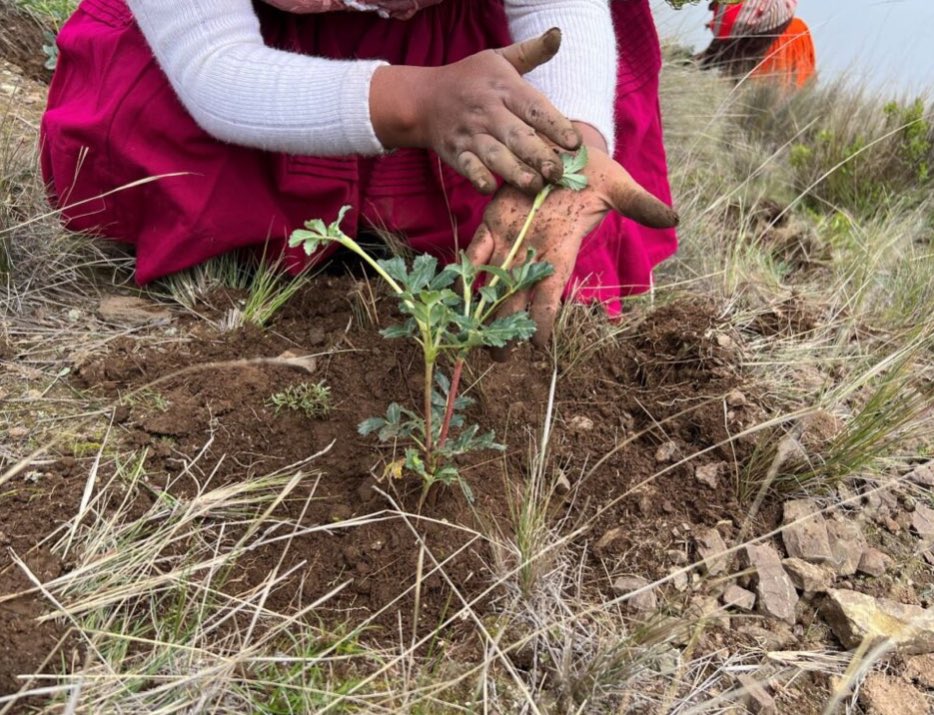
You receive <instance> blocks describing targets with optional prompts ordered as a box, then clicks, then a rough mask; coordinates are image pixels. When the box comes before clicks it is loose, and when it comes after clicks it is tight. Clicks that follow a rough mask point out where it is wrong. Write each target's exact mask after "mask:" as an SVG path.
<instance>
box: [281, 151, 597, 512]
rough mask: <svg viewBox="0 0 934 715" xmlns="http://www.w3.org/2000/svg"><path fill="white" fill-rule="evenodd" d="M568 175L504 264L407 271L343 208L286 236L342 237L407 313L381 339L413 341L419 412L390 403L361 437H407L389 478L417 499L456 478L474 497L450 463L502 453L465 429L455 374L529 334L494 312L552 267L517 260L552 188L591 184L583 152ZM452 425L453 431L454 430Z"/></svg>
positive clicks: (424, 265) (523, 322)
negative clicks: (408, 476)
mask: <svg viewBox="0 0 934 715" xmlns="http://www.w3.org/2000/svg"><path fill="white" fill-rule="evenodd" d="M562 160H563V162H564V176H563V178H562V179H561V181H560V182H559V184H557V185H553V184H549V185H547V186H545V187H544V188H543V189H542V190H541V191H540V192H539V193H538V194H537V195H536V197H535V200H534V201H533V203H532V208H531V209H530V211H529V214H528V216H527V217H526V220H525V223H524V224H523V226H522V229H521V230H520V232H519V235H518V236H517V237H516V240H515V242H514V243H513V246H512V248H511V249H510V252H509V254H508V256H507V257H506V260H505V261H504V262H503V265H501V266H490V265H480V266H475V265H473V264H472V263H471V262H470V261H469V260H468V259H467V256H466V255H465V254H464V253H463V252H461V254H460V259H459V261H457V262H455V263H452V264H450V265H447V266H444V267H443V268H440V269H439V266H438V261H437V260H436V259H435V258H433V257H432V256H426V255H422V256H419V257H417V258H416V259H415V260H414V261H413V262H412V267H411V269H409V268H408V267H407V266H406V263H405V261H404V260H403V259H402V258H400V257H395V258H392V259H389V260H376V259H374V258H373V257H372V256H370V255H369V254H368V253H366V251H364V250H363V248H361V247H360V245H359V244H358V243H357V242H356V241H354V240H353V239H352V238H350V237H349V236H347V235H346V234H345V233H344V232H343V231H342V230H341V228H340V224H341V221H342V220H343V218H344V216H345V214H346V213H347V211H349V210H350V207H349V206H344V207H343V208H342V209H341V210H340V213H339V214H338V216H337V219H336V220H335V221H334V222H333V223H331V224H330V225H326V224H325V223H324V221H322V220H321V219H314V220H312V221H308V222H307V223H306V224H305V228H304V229H299V230H297V231H295V232H294V233H293V234H292V236H291V238H290V239H289V245H290V246H292V247H295V246H301V247H302V248H303V249H304V251H305V253H306V254H308V255H311V254H312V253H314V252H315V251H317V250H318V248H320V247H321V245H323V244H325V243H330V242H333V243H338V244H340V245H342V246H344V247H345V248H347V249H349V250H350V251H353V252H354V253H356V254H357V255H358V256H360V257H361V258H362V259H363V260H364V261H365V262H366V263H367V264H368V265H370V266H371V267H372V268H373V270H374V271H376V273H377V274H378V275H379V276H380V277H381V278H382V279H383V280H384V281H385V282H386V284H387V285H388V286H389V288H390V289H391V290H392V291H393V293H394V294H395V296H396V298H397V300H398V301H399V308H400V310H401V312H402V313H403V314H404V315H406V316H408V317H407V319H406V320H405V322H404V323H402V324H401V325H394V326H391V327H389V328H386V329H384V330H383V331H381V334H382V335H383V337H385V338H411V339H413V340H414V341H415V342H416V343H418V345H419V346H420V347H421V349H422V357H423V362H424V375H423V405H422V412H421V414H418V413H416V412H415V411H413V410H411V409H409V408H407V407H403V406H402V405H399V404H397V403H393V404H391V405H390V406H389V408H388V409H387V410H386V415H385V416H384V417H371V418H370V419H367V420H364V421H363V422H362V423H361V424H360V426H359V428H358V430H359V432H360V433H361V434H362V435H369V434H372V433H376V434H377V436H378V437H379V439H380V441H382V442H393V443H395V442H397V441H403V442H408V443H409V444H410V445H414V446H409V447H407V448H406V449H405V456H404V457H403V458H402V459H399V460H396V461H394V462H392V463H390V464H389V465H388V467H387V468H386V474H388V475H391V476H394V477H401V476H402V475H403V473H404V472H412V473H414V474H417V475H418V476H419V477H421V479H422V484H423V491H422V502H423V501H424V499H425V497H426V496H427V494H428V491H429V490H430V489H431V487H432V486H433V485H434V484H436V483H441V484H445V485H451V484H455V483H456V484H458V485H460V487H461V489H462V490H463V492H464V494H465V496H466V497H467V498H468V499H472V493H471V490H470V487H469V485H468V484H467V482H466V481H465V480H464V479H462V478H461V475H460V473H459V471H458V469H457V467H456V466H455V464H454V461H455V459H456V458H457V457H459V456H460V455H463V454H466V453H468V452H473V451H477V450H485V449H498V450H503V449H505V447H504V446H503V445H501V444H498V443H497V442H496V440H495V435H494V434H493V432H486V433H482V434H481V433H480V428H479V426H478V425H470V426H465V421H464V417H463V411H464V410H465V409H466V408H467V407H468V406H469V405H470V404H471V403H472V400H470V398H467V397H464V396H459V395H458V388H459V385H460V378H461V373H462V371H463V367H464V362H465V360H466V358H467V355H469V354H470V351H471V350H473V349H474V348H477V347H481V346H484V347H494V348H503V347H506V346H507V345H508V344H510V343H512V342H514V341H522V340H528V339H529V338H531V337H532V335H533V334H534V333H535V323H534V322H532V320H531V318H529V316H528V314H527V313H526V312H524V311H522V312H519V313H514V314H512V315H508V316H505V317H497V315H496V314H497V311H498V309H499V307H500V306H501V305H502V304H503V302H504V301H505V300H507V299H508V298H509V297H510V296H512V295H514V294H515V293H517V292H520V291H524V290H527V289H529V288H531V287H532V286H534V285H535V284H536V283H538V282H539V281H540V280H542V279H543V278H545V277H546V276H549V275H551V273H552V272H553V271H554V269H553V267H552V266H551V265H550V264H548V263H537V262H535V261H534V251H532V250H531V249H528V250H526V253H525V259H526V260H525V261H524V262H523V263H522V264H521V265H519V266H515V267H514V266H513V264H514V263H515V261H516V257H517V256H518V255H520V254H519V252H520V251H521V250H523V244H524V242H525V238H526V236H527V234H528V232H529V229H530V228H531V226H532V223H533V221H534V219H535V215H536V214H537V213H538V211H539V209H540V208H541V207H542V205H543V204H544V203H545V200H546V199H547V198H548V196H549V194H551V192H552V191H553V190H554V189H555V188H556V187H557V186H560V187H563V188H567V189H571V190H573V191H580V190H581V189H583V188H584V187H586V186H587V177H586V176H584V175H583V174H582V173H581V171H582V170H583V168H584V167H585V166H586V165H587V151H586V149H581V151H580V152H578V153H577V154H576V155H564V156H563V157H562ZM445 354H446V355H450V356H451V357H452V358H453V361H454V366H453V370H452V373H451V379H450V380H448V378H447V377H445V376H444V375H443V374H442V373H441V372H440V371H439V370H438V369H437V365H438V360H439V358H440V357H441V355H445ZM452 431H456V435H455V434H452Z"/></svg>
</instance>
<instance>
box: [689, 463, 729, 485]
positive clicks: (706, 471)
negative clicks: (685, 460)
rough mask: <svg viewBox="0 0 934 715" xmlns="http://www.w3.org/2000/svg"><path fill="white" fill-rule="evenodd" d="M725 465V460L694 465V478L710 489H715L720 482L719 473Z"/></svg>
mask: <svg viewBox="0 0 934 715" xmlns="http://www.w3.org/2000/svg"><path fill="white" fill-rule="evenodd" d="M726 466H727V463H726V462H713V463H711V464H705V465H703V466H700V467H696V468H695V469H694V479H695V480H697V481H698V482H700V483H701V484H703V485H705V486H708V487H710V488H711V489H716V488H717V486H718V485H719V484H720V474H721V472H723V470H724V468H725V467H726Z"/></svg>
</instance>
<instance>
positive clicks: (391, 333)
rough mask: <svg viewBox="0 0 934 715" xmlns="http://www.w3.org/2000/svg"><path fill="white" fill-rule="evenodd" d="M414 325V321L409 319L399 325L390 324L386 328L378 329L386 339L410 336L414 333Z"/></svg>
mask: <svg viewBox="0 0 934 715" xmlns="http://www.w3.org/2000/svg"><path fill="white" fill-rule="evenodd" d="M415 327H416V326H415V321H414V320H411V319H409V320H406V321H405V322H404V323H402V324H401V325H390V326H389V327H388V328H383V329H382V330H380V331H379V334H380V335H382V336H383V337H384V338H386V339H387V340H393V339H394V338H410V337H412V336H413V335H415Z"/></svg>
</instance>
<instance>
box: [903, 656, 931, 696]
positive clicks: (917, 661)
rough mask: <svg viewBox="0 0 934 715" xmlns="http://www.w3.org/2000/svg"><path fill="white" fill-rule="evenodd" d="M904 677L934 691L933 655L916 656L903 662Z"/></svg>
mask: <svg viewBox="0 0 934 715" xmlns="http://www.w3.org/2000/svg"><path fill="white" fill-rule="evenodd" d="M905 677H906V678H908V679H909V680H913V681H915V682H916V683H918V684H920V685H921V686H922V687H925V688H927V689H928V690H934V655H932V654H930V653H927V654H925V655H916V656H913V657H911V658H908V659H906V660H905Z"/></svg>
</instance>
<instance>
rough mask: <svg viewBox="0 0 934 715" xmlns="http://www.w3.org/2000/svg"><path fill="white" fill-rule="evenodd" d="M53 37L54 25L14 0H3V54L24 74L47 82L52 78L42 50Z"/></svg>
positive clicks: (0, 20)
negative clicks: (19, 5) (20, 6)
mask: <svg viewBox="0 0 934 715" xmlns="http://www.w3.org/2000/svg"><path fill="white" fill-rule="evenodd" d="M51 37H54V33H53V28H51V27H47V26H45V25H44V24H43V22H42V21H41V20H40V19H39V18H38V17H35V16H33V15H32V14H30V13H28V12H26V11H24V10H21V9H19V8H17V7H16V6H15V5H13V3H11V2H3V3H0V58H3V59H4V60H6V61H7V62H10V63H12V64H14V65H17V66H18V67H19V68H20V70H21V71H22V74H23V75H24V76H26V77H28V78H29V79H32V80H35V81H37V82H43V83H46V84H47V83H48V82H49V80H50V79H51V78H52V71H51V70H50V69H48V68H47V67H46V66H45V63H46V59H47V58H46V56H45V53H44V52H43V51H42V47H43V46H44V45H48V44H49V43H50V38H51Z"/></svg>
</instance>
